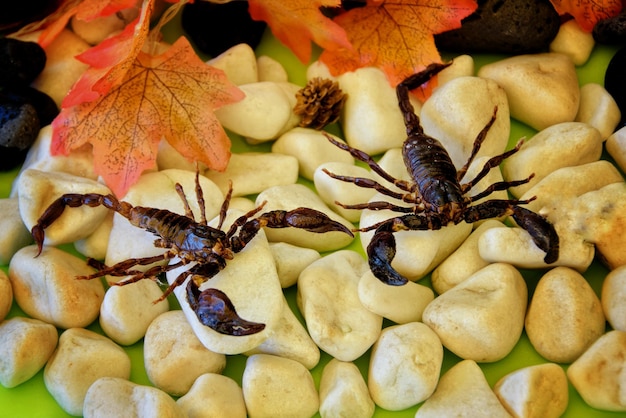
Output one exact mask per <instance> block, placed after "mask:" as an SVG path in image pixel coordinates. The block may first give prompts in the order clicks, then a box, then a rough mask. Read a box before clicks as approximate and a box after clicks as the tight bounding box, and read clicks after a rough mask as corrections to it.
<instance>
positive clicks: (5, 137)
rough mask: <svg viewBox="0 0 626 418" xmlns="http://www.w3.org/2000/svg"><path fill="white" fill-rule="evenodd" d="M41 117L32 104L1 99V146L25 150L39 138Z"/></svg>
mask: <svg viewBox="0 0 626 418" xmlns="http://www.w3.org/2000/svg"><path fill="white" fill-rule="evenodd" d="M39 127H40V125H39V117H37V111H36V110H35V107H34V106H33V105H32V104H30V103H18V102H15V101H13V100H10V99H8V100H5V98H4V97H2V98H0V145H2V146H4V147H12V148H20V149H25V148H28V147H30V146H31V144H32V143H33V142H34V141H35V139H36V138H37V134H38V133H39Z"/></svg>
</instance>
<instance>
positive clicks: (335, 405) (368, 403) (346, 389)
mask: <svg viewBox="0 0 626 418" xmlns="http://www.w3.org/2000/svg"><path fill="white" fill-rule="evenodd" d="M375 408H376V406H375V405H374V401H372V398H371V397H370V394H369V391H368V388H367V384H366V383H365V380H364V379H363V375H362V374H361V371H360V370H359V368H358V367H357V366H356V365H355V364H354V363H350V362H343V361H339V360H337V359H331V360H330V361H329V362H328V363H327V364H326V366H324V369H323V370H322V377H321V379H320V410H319V413H320V416H321V417H322V418H333V417H346V418H347V417H350V418H370V417H371V416H373V415H374V410H375Z"/></svg>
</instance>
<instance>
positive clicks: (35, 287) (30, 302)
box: [9, 245, 104, 328]
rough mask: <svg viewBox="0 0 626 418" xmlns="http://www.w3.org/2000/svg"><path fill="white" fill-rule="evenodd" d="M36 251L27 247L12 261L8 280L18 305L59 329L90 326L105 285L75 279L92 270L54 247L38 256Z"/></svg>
mask: <svg viewBox="0 0 626 418" xmlns="http://www.w3.org/2000/svg"><path fill="white" fill-rule="evenodd" d="M37 252H38V250H37V246H36V245H29V246H27V247H24V248H22V249H21V250H19V251H18V252H17V253H16V254H15V255H14V256H13V258H12V259H11V264H10V265H9V277H10V279H11V285H12V287H13V296H14V298H15V301H16V302H17V304H18V305H19V306H20V308H22V310H23V311H24V312H25V313H26V314H27V315H28V316H30V317H32V318H36V319H40V320H42V321H44V322H48V323H51V324H54V325H56V326H57V327H59V328H73V327H86V326H87V325H89V324H91V323H92V322H93V321H94V320H95V319H96V318H97V317H98V314H99V313H100V304H101V303H102V300H103V298H104V286H103V285H102V282H101V281H100V280H99V279H94V280H76V277H77V276H86V275H89V274H92V273H94V272H95V270H94V269H92V268H91V267H89V266H88V265H87V264H86V263H85V261H84V260H82V259H81V258H79V257H76V256H75V255H72V254H70V253H67V252H65V251H63V250H60V249H58V248H55V247H46V248H44V250H43V251H42V253H41V254H40V255H39V256H37ZM36 256H37V257H36Z"/></svg>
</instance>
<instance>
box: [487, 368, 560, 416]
mask: <svg viewBox="0 0 626 418" xmlns="http://www.w3.org/2000/svg"><path fill="white" fill-rule="evenodd" d="M493 391H494V392H495V394H496V396H497V397H498V399H500V402H502V405H504V407H505V408H506V409H507V410H508V411H509V412H510V413H511V415H513V416H516V417H525V418H558V417H560V416H562V415H563V414H564V413H565V410H566V409H567V404H568V400H569V393H568V391H569V388H568V384H567V376H566V375H565V371H563V368H562V367H561V366H559V365H558V364H555V363H544V364H537V365H534V366H527V367H524V368H521V369H518V370H515V371H513V372H511V373H509V374H507V375H505V376H503V377H501V378H500V380H498V381H497V382H496V384H495V386H494V387H493Z"/></svg>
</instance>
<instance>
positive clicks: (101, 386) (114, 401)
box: [82, 377, 186, 418]
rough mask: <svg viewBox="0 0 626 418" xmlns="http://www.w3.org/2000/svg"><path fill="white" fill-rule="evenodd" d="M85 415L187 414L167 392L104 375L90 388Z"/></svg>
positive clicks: (173, 417)
mask: <svg viewBox="0 0 626 418" xmlns="http://www.w3.org/2000/svg"><path fill="white" fill-rule="evenodd" d="M82 415H83V416H84V417H85V418H107V417H121V416H124V417H128V418H183V417H185V416H186V415H185V414H184V413H183V411H182V409H181V408H180V407H179V406H178V405H177V404H176V402H175V401H174V399H172V397H171V396H169V395H168V394H167V393H165V392H163V391H162V390H159V389H157V388H154V387H151V386H144V385H139V384H136V383H133V382H130V381H128V380H126V379H122V378H119V377H101V378H99V379H98V380H96V381H95V382H93V384H92V385H91V386H89V389H88V390H87V394H86V395H85V404H84V406H83V411H82Z"/></svg>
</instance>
